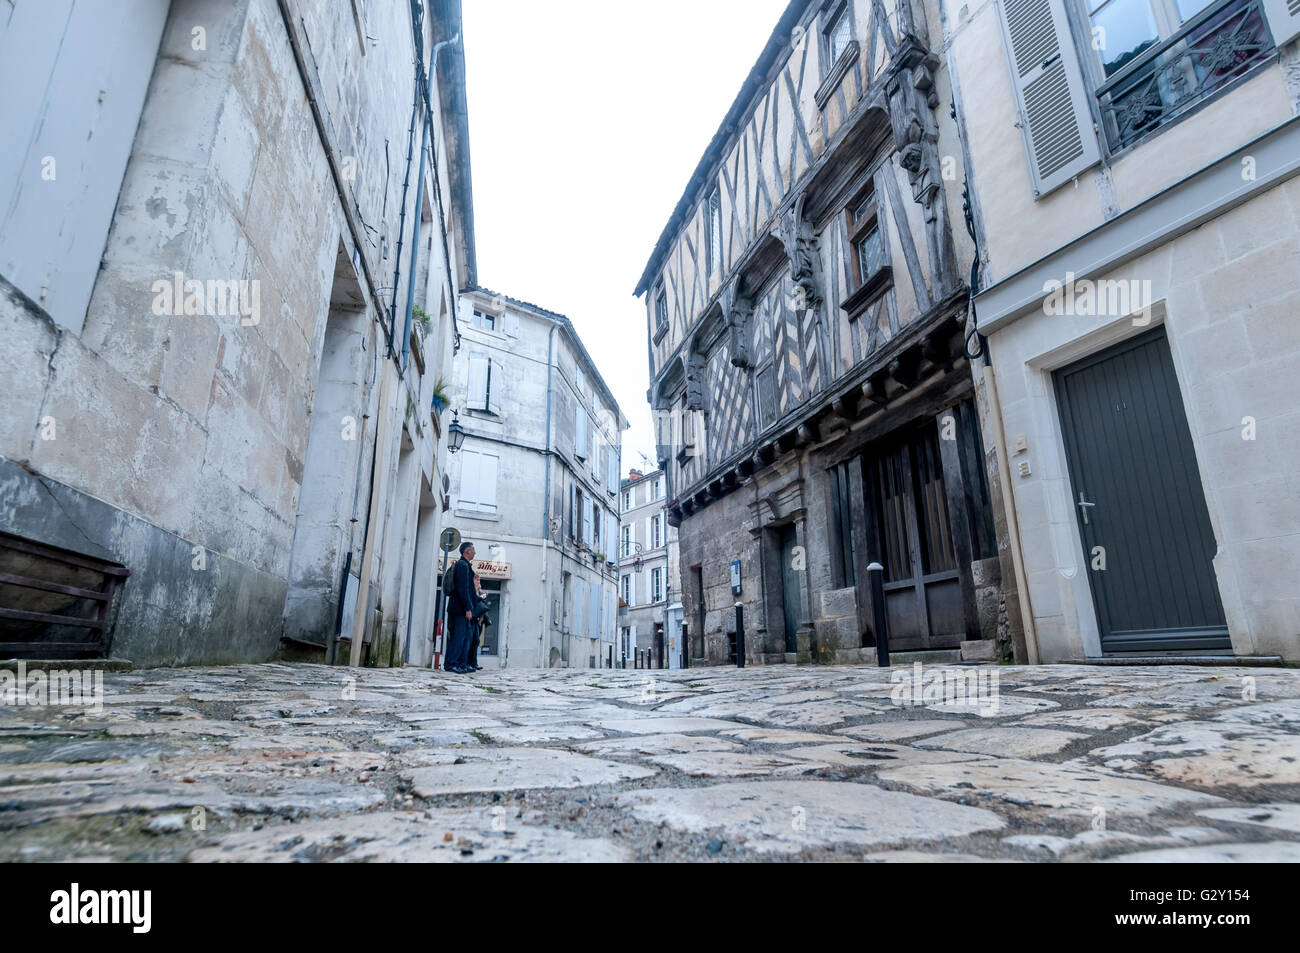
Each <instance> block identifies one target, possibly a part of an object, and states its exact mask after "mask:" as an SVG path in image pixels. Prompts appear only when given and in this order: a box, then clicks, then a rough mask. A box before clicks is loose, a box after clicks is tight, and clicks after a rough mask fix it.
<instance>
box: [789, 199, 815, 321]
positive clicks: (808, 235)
mask: <svg viewBox="0 0 1300 953" xmlns="http://www.w3.org/2000/svg"><path fill="white" fill-rule="evenodd" d="M803 202H804V197H803V196H802V195H801V196H800V197H799V199H798V200H797V201H796V202H795V203H794V205H793V206H792V207H791V208H790V209H789V210H788V211H787V212H786V213H785V214H784V215H782V216H781V221H780V223H779V225H778V228H779V231H780V239H781V244H782V245H784V246H785V254H786V257H787V258H789V259H790V277H791V278H792V279H793V280H794V286H795V294H796V296H797V297H799V298H800V299H802V300H799V301H796V302H795V310H796V311H804V310H816V309H817V308H819V307H821V303H822V301H823V300H825V299H824V298H823V296H822V290H821V289H822V259H821V255H819V254H818V253H817V236H816V235H814V234H813V229H812V223H811V222H808V221H807V220H806V219H804V217H803Z"/></svg>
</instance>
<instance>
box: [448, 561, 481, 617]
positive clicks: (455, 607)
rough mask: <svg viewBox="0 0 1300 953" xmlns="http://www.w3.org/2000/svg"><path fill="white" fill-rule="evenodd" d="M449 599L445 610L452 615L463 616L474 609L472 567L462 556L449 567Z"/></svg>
mask: <svg viewBox="0 0 1300 953" xmlns="http://www.w3.org/2000/svg"><path fill="white" fill-rule="evenodd" d="M449 595H450V597H451V601H450V603H449V604H448V606H447V612H448V613H449V614H450V615H452V616H458V615H459V616H463V615H464V614H465V613H466V612H472V611H474V602H475V594H474V567H473V566H471V565H470V562H469V560H468V559H466V558H465V557H464V556H462V557H460V559H459V560H457V561H456V565H454V566H452V567H451V592H450V593H449Z"/></svg>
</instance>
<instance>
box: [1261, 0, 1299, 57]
mask: <svg viewBox="0 0 1300 953" xmlns="http://www.w3.org/2000/svg"><path fill="white" fill-rule="evenodd" d="M1264 13H1265V15H1267V16H1268V25H1269V27H1270V28H1271V29H1272V30H1273V42H1274V43H1275V44H1277V45H1278V46H1281V45H1282V44H1283V43H1288V42H1290V41H1291V40H1294V39H1295V38H1296V37H1297V36H1300V0H1264Z"/></svg>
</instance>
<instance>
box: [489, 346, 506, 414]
mask: <svg viewBox="0 0 1300 953" xmlns="http://www.w3.org/2000/svg"><path fill="white" fill-rule="evenodd" d="M504 387H505V377H504V375H503V374H502V373H501V362H500V361H497V360H495V359H492V360H489V361H488V388H487V409H488V411H489V412H491V413H494V414H497V415H498V416H500V414H501V391H502V390H503V389H504Z"/></svg>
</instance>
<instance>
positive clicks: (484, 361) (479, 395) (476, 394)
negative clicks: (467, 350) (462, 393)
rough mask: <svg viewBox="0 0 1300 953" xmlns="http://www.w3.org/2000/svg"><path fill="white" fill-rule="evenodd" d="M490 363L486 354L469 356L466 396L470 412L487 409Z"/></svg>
mask: <svg viewBox="0 0 1300 953" xmlns="http://www.w3.org/2000/svg"><path fill="white" fill-rule="evenodd" d="M489 365H490V361H489V360H488V357H487V355H486V354H471V355H470V356H469V393H468V395H467V397H468V402H469V408H470V410H487V409H488V367H489Z"/></svg>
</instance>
